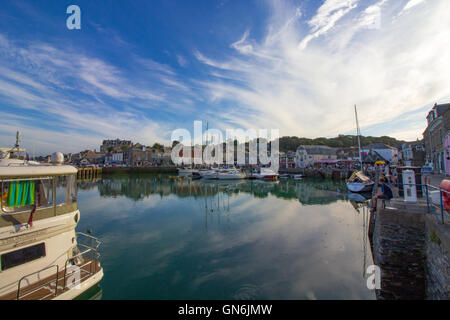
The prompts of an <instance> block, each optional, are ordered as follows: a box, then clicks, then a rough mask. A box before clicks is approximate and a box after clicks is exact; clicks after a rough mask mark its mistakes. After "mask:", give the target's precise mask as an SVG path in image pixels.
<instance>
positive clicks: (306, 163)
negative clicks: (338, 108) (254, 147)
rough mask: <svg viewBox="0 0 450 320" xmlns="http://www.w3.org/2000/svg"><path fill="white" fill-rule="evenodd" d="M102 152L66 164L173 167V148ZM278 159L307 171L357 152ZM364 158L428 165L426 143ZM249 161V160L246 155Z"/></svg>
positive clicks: (382, 149) (317, 149)
mask: <svg viewBox="0 0 450 320" xmlns="http://www.w3.org/2000/svg"><path fill="white" fill-rule="evenodd" d="M111 142H113V143H111ZM100 150H101V151H96V150H94V151H92V150H85V151H82V152H79V153H76V154H69V155H67V161H68V162H71V163H74V164H77V165H106V166H110V165H117V166H121V165H125V166H130V167H140V166H148V165H173V163H172V160H171V153H172V148H170V147H164V146H156V147H155V146H153V147H148V146H144V145H142V144H140V143H136V144H134V143H133V142H131V141H125V140H120V139H116V140H105V141H104V142H103V144H102V145H101V147H100ZM279 157H280V159H279V161H280V167H281V168H288V167H290V168H306V167H310V166H314V165H316V164H333V163H337V162H340V161H357V160H358V149H357V148H355V147H350V148H332V147H327V146H321V145H302V146H299V147H298V148H297V150H296V151H288V152H280V153H279ZM362 157H363V161H364V162H366V163H374V162H376V161H385V162H389V163H395V164H398V163H401V164H403V165H407V166H422V165H424V164H425V151H424V144H423V142H411V143H405V144H404V145H402V146H401V147H400V148H395V147H392V146H388V145H385V144H380V143H377V144H371V145H368V146H365V147H363V148H362ZM235 158H236V155H235ZM235 160H236V159H235ZM246 161H248V155H247V152H246ZM186 163H187V162H186Z"/></svg>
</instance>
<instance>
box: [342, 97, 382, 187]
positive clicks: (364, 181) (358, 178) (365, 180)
mask: <svg viewBox="0 0 450 320" xmlns="http://www.w3.org/2000/svg"><path fill="white" fill-rule="evenodd" d="M355 118H356V135H357V137H358V158H359V164H360V170H359V171H355V172H354V173H353V174H352V176H351V177H350V178H349V179H348V180H347V189H348V190H349V191H350V192H355V193H362V192H370V191H372V189H373V186H374V184H375V183H374V182H373V181H372V180H370V178H369V177H367V176H366V175H365V174H364V172H363V165H362V156H361V131H360V129H359V123H358V112H357V111H356V105H355Z"/></svg>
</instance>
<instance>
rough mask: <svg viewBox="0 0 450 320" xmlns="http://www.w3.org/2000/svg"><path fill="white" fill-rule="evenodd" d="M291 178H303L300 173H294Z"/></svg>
mask: <svg viewBox="0 0 450 320" xmlns="http://www.w3.org/2000/svg"><path fill="white" fill-rule="evenodd" d="M292 178H293V179H294V180H302V179H303V175H302V174H294V175H293V176H292Z"/></svg>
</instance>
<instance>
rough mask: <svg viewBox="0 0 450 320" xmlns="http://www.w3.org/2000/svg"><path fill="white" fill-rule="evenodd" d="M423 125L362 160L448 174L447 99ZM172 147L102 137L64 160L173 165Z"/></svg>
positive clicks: (300, 158)
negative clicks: (415, 134) (418, 136)
mask: <svg viewBox="0 0 450 320" xmlns="http://www.w3.org/2000/svg"><path fill="white" fill-rule="evenodd" d="M426 118H427V128H426V129H425V131H424V133H423V140H422V141H415V142H407V143H404V144H402V145H401V146H398V147H393V146H389V145H386V144H381V143H376V144H371V145H368V146H363V147H362V159H363V161H364V162H366V163H374V162H376V161H385V162H388V163H393V164H400V165H405V166H423V165H428V166H431V167H433V170H434V172H435V173H442V174H447V175H450V103H448V104H440V105H438V104H435V105H434V106H433V108H432V109H431V111H430V112H429V113H428V115H427V117H426ZM171 152H172V148H170V147H164V146H160V145H154V146H153V147H148V146H144V145H142V144H140V143H136V144H134V143H133V142H132V141H130V140H121V139H115V140H104V141H103V143H102V145H101V146H100V151H99V152H97V151H96V150H94V151H91V150H85V151H82V152H79V153H77V154H69V155H68V159H67V160H68V161H69V162H72V163H74V164H78V165H92V164H97V165H99V164H104V165H126V166H132V167H138V166H147V165H173V163H172V161H171ZM279 154H280V167H282V168H287V167H291V168H305V167H309V166H313V165H315V164H332V163H337V162H339V161H357V160H358V159H359V158H358V149H357V148H356V147H351V148H331V147H327V146H321V145H309V146H308V145H302V146H299V147H298V148H297V150H295V151H294V150H292V151H288V152H280V153H279Z"/></svg>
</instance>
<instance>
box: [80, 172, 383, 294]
mask: <svg viewBox="0 0 450 320" xmlns="http://www.w3.org/2000/svg"><path fill="white" fill-rule="evenodd" d="M78 207H79V209H80V211H81V219H80V222H79V224H78V227H77V231H82V232H84V231H86V230H87V229H91V230H92V231H93V234H94V235H96V236H98V237H99V239H100V241H102V245H101V247H100V253H101V257H100V261H101V264H102V266H103V268H104V274H105V275H104V278H103V280H102V282H101V284H100V286H101V294H99V293H98V292H96V296H97V297H99V296H100V297H102V298H103V299H375V293H374V291H371V290H369V289H368V288H367V286H366V275H365V273H364V270H366V268H367V266H368V265H371V264H372V254H371V252H370V245H369V241H368V240H367V223H368V216H367V212H366V211H365V209H364V208H359V207H358V206H357V204H356V203H354V202H353V203H352V202H351V201H349V199H348V194H347V191H346V188H345V184H343V183H342V182H337V181H332V180H311V179H306V180H300V181H294V180H290V179H289V180H284V181H283V180H282V181H279V182H278V183H274V182H262V181H257V180H253V181H250V180H243V181H232V182H231V181H230V182H226V181H202V180H196V181H188V180H182V181H181V182H180V181H178V180H175V179H172V178H169V176H168V175H152V174H141V175H137V174H136V175H110V176H108V175H104V176H103V178H102V179H101V180H98V181H95V182H93V181H90V182H80V183H79V189H78Z"/></svg>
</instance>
